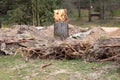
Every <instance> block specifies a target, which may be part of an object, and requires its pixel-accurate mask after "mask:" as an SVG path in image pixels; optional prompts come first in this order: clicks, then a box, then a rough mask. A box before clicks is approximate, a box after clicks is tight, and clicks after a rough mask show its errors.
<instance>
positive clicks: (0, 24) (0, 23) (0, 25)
mask: <svg viewBox="0 0 120 80" xmlns="http://www.w3.org/2000/svg"><path fill="white" fill-rule="evenodd" d="M0 28H2V22H1V20H0Z"/></svg>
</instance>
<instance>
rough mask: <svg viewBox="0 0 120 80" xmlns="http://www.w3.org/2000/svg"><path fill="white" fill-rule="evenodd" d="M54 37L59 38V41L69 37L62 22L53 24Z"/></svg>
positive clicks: (66, 25)
mask: <svg viewBox="0 0 120 80" xmlns="http://www.w3.org/2000/svg"><path fill="white" fill-rule="evenodd" d="M54 35H55V36H56V37H60V38H61V39H65V38H67V37H68V36H69V33H68V24H67V23H64V22H57V23H55V24H54Z"/></svg>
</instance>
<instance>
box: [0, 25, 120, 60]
mask: <svg viewBox="0 0 120 80" xmlns="http://www.w3.org/2000/svg"><path fill="white" fill-rule="evenodd" d="M87 31H91V32H90V34H86V33H84V32H87ZM0 32H1V33H0V47H1V48H0V52H1V53H3V52H6V53H7V54H9V53H11V54H14V53H15V51H16V50H17V49H19V48H20V47H22V48H23V49H24V50H27V51H28V54H35V56H39V58H50V59H51V58H53V59H63V58H66V59H71V58H72V59H74V58H83V59H87V60H89V61H96V60H99V59H106V58H109V57H112V56H115V55H117V54H118V53H119V52H120V50H119V48H120V46H119V42H120V40H119V38H115V39H114V38H113V37H112V36H120V35H119V33H120V29H118V30H116V31H113V32H107V31H106V30H104V28H101V27H94V28H91V29H88V28H80V27H77V26H73V25H70V24H69V36H72V35H73V34H76V33H82V34H84V37H83V38H82V39H81V38H79V37H78V38H71V37H68V38H67V39H65V40H61V39H59V38H56V37H54V26H53V25H51V26H49V27H39V28H35V27H34V26H27V25H14V26H13V27H12V28H10V29H0ZM79 36H81V35H79ZM111 37H112V38H111ZM3 44H5V45H4V46H3ZM101 45H104V46H106V45H118V46H117V47H115V48H112V47H105V48H101V47H100V46H101ZM30 48H31V49H30ZM24 50H23V51H24ZM28 54H27V55H28ZM27 57H30V56H27ZM114 60H115V59H114ZM117 60H119V59H118V58H117Z"/></svg>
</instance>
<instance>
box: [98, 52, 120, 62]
mask: <svg viewBox="0 0 120 80" xmlns="http://www.w3.org/2000/svg"><path fill="white" fill-rule="evenodd" d="M118 56H120V54H118V55H115V56H112V57H109V58H107V59H103V60H100V62H104V61H112V60H114V59H116V58H117V57H118Z"/></svg>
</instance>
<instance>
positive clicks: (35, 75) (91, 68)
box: [0, 55, 120, 80]
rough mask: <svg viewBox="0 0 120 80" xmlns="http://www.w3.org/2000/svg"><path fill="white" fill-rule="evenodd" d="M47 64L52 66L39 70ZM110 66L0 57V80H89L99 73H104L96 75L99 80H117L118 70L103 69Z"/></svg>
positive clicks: (106, 64) (81, 62)
mask: <svg viewBox="0 0 120 80" xmlns="http://www.w3.org/2000/svg"><path fill="white" fill-rule="evenodd" d="M49 63H52V65H50V66H47V67H45V68H43V69H42V68H41V67H42V66H43V65H45V64H49ZM112 65H113V64H112V63H89V62H85V61H82V60H80V59H76V60H30V61H29V62H27V63H26V62H25V61H24V59H23V58H21V56H19V55H17V56H15V57H14V56H0V69H1V70H0V80H27V79H29V80H70V79H72V78H74V79H75V80H82V79H83V80H88V79H89V80H91V78H90V76H91V74H94V73H99V72H101V71H103V72H106V73H104V74H103V73H101V74H100V75H97V76H98V78H100V80H105V79H106V80H119V79H120V77H119V74H120V69H119V68H117V67H116V68H114V67H113V68H109V70H106V69H105V67H106V66H112ZM96 71H97V72H96ZM109 76H111V77H109ZM98 78H97V79H98ZM93 80H95V79H94V77H93Z"/></svg>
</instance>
